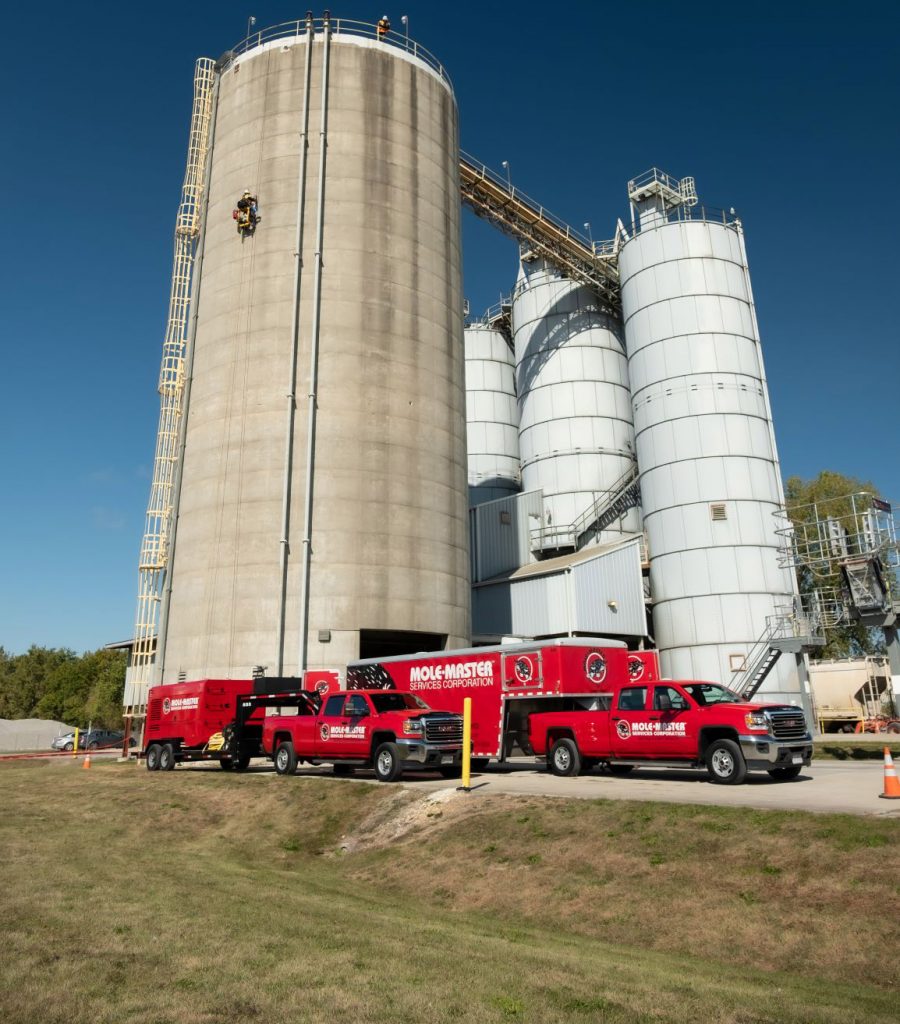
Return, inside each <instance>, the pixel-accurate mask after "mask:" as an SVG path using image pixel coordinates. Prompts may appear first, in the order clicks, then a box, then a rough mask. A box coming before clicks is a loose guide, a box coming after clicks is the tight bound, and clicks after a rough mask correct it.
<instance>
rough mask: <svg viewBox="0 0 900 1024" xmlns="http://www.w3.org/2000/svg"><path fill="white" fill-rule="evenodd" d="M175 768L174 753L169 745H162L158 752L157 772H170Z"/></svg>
mask: <svg viewBox="0 0 900 1024" xmlns="http://www.w3.org/2000/svg"><path fill="white" fill-rule="evenodd" d="M174 767H175V751H174V750H173V748H172V744H171V743H164V744H163V745H162V747H161V748H160V751H159V770H160V771H161V772H170V771H172V770H173V769H174Z"/></svg>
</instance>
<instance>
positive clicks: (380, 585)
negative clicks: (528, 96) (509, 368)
mask: <svg viewBox="0 0 900 1024" xmlns="http://www.w3.org/2000/svg"><path fill="white" fill-rule="evenodd" d="M311 29H314V31H311ZM210 145H211V152H210V176H209V187H208V204H207V211H206V217H205V222H204V225H203V237H202V242H201V246H202V262H201V261H200V260H198V264H197V267H196V271H195V284H194V299H193V307H192V314H193V316H194V318H195V324H194V327H193V338H192V344H191V346H190V352H189V370H188V381H187V391H186V400H185V417H184V420H185V425H184V428H183V433H182V439H183V453H182V463H181V466H180V470H179V477H180V486H179V487H178V497H177V499H176V501H177V505H176V516H175V522H176V524H177V533H176V535H175V539H174V545H173V548H172V551H171V554H170V562H169V569H168V577H167V585H166V594H165V597H164V600H163V612H162V624H161V629H160V642H159V653H158V656H157V674H160V673H161V674H162V680H163V681H164V682H173V681H175V680H176V679H177V677H178V675H179V674H180V673H183V674H184V675H185V676H187V678H194V677H198V676H203V675H206V676H213V677H215V676H220V677H241V676H248V675H249V674H250V672H251V670H252V668H253V667H254V666H255V665H257V664H262V665H266V666H268V669H269V673H270V674H275V673H279V674H281V673H283V674H293V673H295V672H297V671H298V670H299V669H302V668H304V667H330V668H337V667H340V666H343V665H345V664H346V663H347V662H349V661H352V660H354V659H356V658H358V657H365V656H367V655H369V654H372V655H375V654H379V653H387V652H396V651H402V650H421V649H431V648H433V647H440V646H443V645H445V644H449V645H451V646H459V645H462V644H464V643H467V642H468V639H469V585H468V538H467V521H466V507H467V501H466V440H465V405H464V402H465V398H464V358H463V337H462V332H463V323H462V294H461V279H460V278H461V275H460V205H459V176H458V152H459V150H458V139H457V109H456V103H455V100H454V96H453V92H452V88H451V85H450V82H449V81H448V79H447V76H446V74H445V73H444V71H443V68H442V67H441V66H440V65H439V63H438V62H437V61H436V60H435V59H434V58H432V57H431V56H430V55H429V54H427V52H426V51H423V50H421V49H420V48H419V47H417V46H416V45H415V44H413V43H412V42H409V43H408V45H407V44H405V43H404V41H403V40H402V39H400V40H399V42H398V44H397V45H394V44H392V43H390V42H382V41H378V40H377V39H376V38H375V34H374V29H373V28H372V27H369V26H362V25H360V24H359V23H347V22H342V21H334V22H331V23H328V22H324V23H323V22H317V23H316V24H315V26H312V23H311V19H310V22H309V23H307V22H304V21H301V22H297V23H290V24H289V25H286V26H278V27H277V28H274V29H269V30H265V31H263V32H260V33H258V34H255V35H253V36H251V37H250V39H249V40H247V41H245V43H244V44H243V45H242V46H241V47H239V48H238V51H237V52H236V53H231V54H228V55H226V58H224V59H223V60H222V61H220V63H219V66H218V81H217V84H216V95H215V101H214V116H213V127H212V131H211V143H210ZM244 189H249V190H250V191H252V192H254V193H255V194H256V195H257V197H258V203H259V212H260V214H261V218H262V219H261V223H260V224H259V225H258V227H257V228H256V230H255V232H254V233H251V234H247V235H246V236H241V235H239V234H238V233H236V231H235V224H234V221H233V220H232V208H233V207H234V205H235V200H236V199H237V198H238V197H239V196H240V195H241V193H242V192H243V190H244Z"/></svg>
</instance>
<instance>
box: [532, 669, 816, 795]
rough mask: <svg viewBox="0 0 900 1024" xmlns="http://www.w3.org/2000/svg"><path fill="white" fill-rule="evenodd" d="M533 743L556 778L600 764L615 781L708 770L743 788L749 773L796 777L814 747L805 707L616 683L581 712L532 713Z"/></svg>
mask: <svg viewBox="0 0 900 1024" xmlns="http://www.w3.org/2000/svg"><path fill="white" fill-rule="evenodd" d="M528 738H529V742H530V744H531V748H532V750H533V751H534V753H535V754H537V755H539V756H540V755H544V756H546V758H547V763H548V765H549V767H550V770H551V771H552V772H553V773H554V774H555V775H577V774H578V773H579V771H581V769H583V768H584V769H589V768H593V767H595V766H596V765H598V764H604V765H606V766H607V767H608V768H609V770H610V772H612V774H614V775H627V774H628V773H629V772H631V771H632V770H633V769H634V768H637V767H639V766H641V765H643V766H645V767H667V768H668V767H677V768H700V767H705V768H706V770H707V772H708V773H709V777H710V779H711V780H712V781H713V782H717V783H721V784H723V785H737V784H739V783H741V782H743V781H744V779H745V778H746V776H747V772H748V771H767V772H768V773H769V775H771V776H772V778H774V779H779V780H787V779H793V778H796V776H797V775H799V774H800V771H801V769H802V768H803V766H804V765H808V764H809V763H810V762H811V760H812V749H813V748H812V736H811V735H810V733H809V728H808V726H807V723H806V718H805V716H804V714H803V710H802V709H801V708H798V707H794V706H792V705H789V704H788V705H785V704H751V703H748V702H747V701H745V700H743V698H741V697H740V696H738V695H737V694H736V693H733V692H732V691H731V690H728V689H726V688H725V687H724V686H719V685H717V684H715V683H700V682H680V681H672V680H667V679H666V680H659V681H657V682H652V683H647V684H646V685H627V684H625V685H622V684H612V685H611V686H609V687H607V688H606V692H604V693H601V694H597V695H596V696H595V697H593V698H591V699H586V700H584V701H583V702H582V706H581V707H580V708H578V709H577V710H574V711H545V712H536V713H532V714H531V715H529V718H528Z"/></svg>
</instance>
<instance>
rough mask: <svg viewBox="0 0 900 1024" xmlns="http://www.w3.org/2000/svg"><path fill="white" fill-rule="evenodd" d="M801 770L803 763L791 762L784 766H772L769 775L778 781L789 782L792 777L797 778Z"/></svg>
mask: <svg viewBox="0 0 900 1024" xmlns="http://www.w3.org/2000/svg"><path fill="white" fill-rule="evenodd" d="M801 771H802V765H799V764H791V765H786V766H785V767H784V768H770V769H769V775H771V776H772V778H773V779H775V781H776V782H789V781H790V780H791V779H796V778H797V776H798V775H799V774H800V772H801Z"/></svg>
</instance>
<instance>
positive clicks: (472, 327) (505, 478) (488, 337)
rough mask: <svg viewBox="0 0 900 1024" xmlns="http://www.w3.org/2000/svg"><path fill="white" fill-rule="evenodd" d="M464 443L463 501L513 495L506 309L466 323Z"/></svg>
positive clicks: (514, 411) (515, 433)
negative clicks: (465, 478)
mask: <svg viewBox="0 0 900 1024" xmlns="http://www.w3.org/2000/svg"><path fill="white" fill-rule="evenodd" d="M465 335H466V448H467V453H468V465H469V505H470V506H474V505H481V504H483V503H484V502H486V501H494V500H495V499H496V498H506V497H508V496H509V495H510V494H515V493H517V492H518V490H519V486H520V473H519V409H518V406H517V404H516V360H515V356H514V355H513V350H512V340H511V338H510V334H509V310H508V307H506V309H503V308H500V309H497V310H489V311H488V312H487V313H486V314H485V315H484V317H483V318H482V319H481V320H476V321H473V322H471V323H469V324H467V325H466V332H465Z"/></svg>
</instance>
